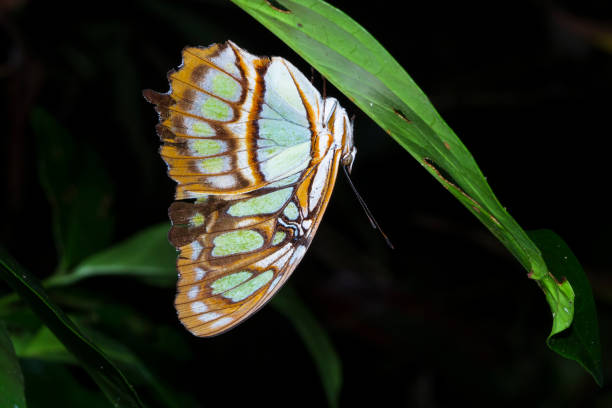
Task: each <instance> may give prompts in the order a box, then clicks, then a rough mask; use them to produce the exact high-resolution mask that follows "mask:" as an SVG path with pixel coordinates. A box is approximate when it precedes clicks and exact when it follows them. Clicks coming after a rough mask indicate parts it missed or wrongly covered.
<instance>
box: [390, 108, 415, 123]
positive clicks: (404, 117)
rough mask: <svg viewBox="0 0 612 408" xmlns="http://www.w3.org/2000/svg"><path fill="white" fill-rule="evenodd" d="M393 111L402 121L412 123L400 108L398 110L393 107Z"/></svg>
mask: <svg viewBox="0 0 612 408" xmlns="http://www.w3.org/2000/svg"><path fill="white" fill-rule="evenodd" d="M393 112H395V114H396V115H397V116H399V117H400V118H402V120H403V121H405V122H408V123H412V121H411V120H410V119H408V118H407V117H406V115H404V113H403V112H402V111H401V110H399V109H393Z"/></svg>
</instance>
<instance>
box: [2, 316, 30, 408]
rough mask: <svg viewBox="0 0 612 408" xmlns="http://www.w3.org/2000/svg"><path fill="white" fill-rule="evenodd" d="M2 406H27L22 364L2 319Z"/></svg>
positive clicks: (17, 407) (13, 407) (20, 407)
mask: <svg viewBox="0 0 612 408" xmlns="http://www.w3.org/2000/svg"><path fill="white" fill-rule="evenodd" d="M0 407H9V408H25V407H26V400H25V393H24V388H23V374H22V373H21V366H20V365H19V360H18V359H17V356H16V355H15V350H14V349H13V343H12V342H11V339H10V338H9V335H8V333H7V331H6V327H4V323H3V322H2V321H0Z"/></svg>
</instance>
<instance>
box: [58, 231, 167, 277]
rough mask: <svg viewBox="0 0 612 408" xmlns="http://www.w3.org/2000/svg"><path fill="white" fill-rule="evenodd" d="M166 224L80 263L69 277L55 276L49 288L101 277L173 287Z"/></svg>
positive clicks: (141, 233)
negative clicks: (151, 281) (144, 280)
mask: <svg viewBox="0 0 612 408" xmlns="http://www.w3.org/2000/svg"><path fill="white" fill-rule="evenodd" d="M169 229H170V225H169V224H168V223H167V222H165V223H161V224H157V225H154V226H152V227H149V228H147V229H145V230H142V231H140V232H138V233H136V234H135V235H134V236H132V237H130V238H128V239H126V240H125V241H123V242H121V243H119V244H117V245H115V246H113V247H111V248H109V249H106V250H104V251H102V252H99V253H97V254H95V255H93V256H91V257H89V258H87V259H85V260H84V261H83V262H81V263H80V264H79V265H78V266H77V267H76V268H75V269H74V271H72V272H71V273H70V274H67V275H58V276H54V277H52V278H50V279H48V280H47V282H46V283H47V284H49V285H67V284H72V283H74V282H76V281H78V280H81V279H84V278H88V277H92V276H101V275H124V276H138V277H143V278H147V279H155V280H156V281H157V282H158V283H159V282H161V283H164V284H167V285H174V284H175V283H176V249H175V248H174V247H173V246H172V245H170V243H169V242H168V238H167V235H168V230H169Z"/></svg>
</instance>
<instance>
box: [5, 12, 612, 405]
mask: <svg viewBox="0 0 612 408" xmlns="http://www.w3.org/2000/svg"><path fill="white" fill-rule="evenodd" d="M355 3H357V2H338V1H332V4H334V5H336V6H338V7H339V8H341V9H342V10H344V11H345V12H347V13H348V14H349V15H350V16H351V17H353V18H354V19H355V20H357V21H358V22H359V23H361V24H362V25H363V26H364V27H365V28H366V29H367V30H368V31H369V32H370V33H371V34H372V35H374V37H376V38H377V39H378V40H379V41H380V42H381V43H382V45H383V46H385V47H386V48H387V50H388V51H389V52H390V53H391V54H392V55H393V56H394V57H395V58H396V59H398V61H399V62H400V63H401V64H402V65H403V66H404V67H405V69H406V70H407V71H408V73H409V74H410V75H411V76H412V78H413V79H414V80H415V81H416V82H417V84H419V86H420V87H421V89H423V91H424V92H425V93H426V94H427V95H428V96H429V98H430V99H431V101H432V103H433V104H434V106H436V108H437V109H438V110H439V112H440V113H441V114H442V116H443V117H444V119H445V120H446V121H447V123H448V124H449V125H450V126H451V127H452V128H453V129H454V130H455V132H456V133H457V135H458V136H459V137H460V138H461V140H462V141H463V142H464V143H465V145H466V146H467V147H468V149H469V150H470V151H471V152H472V154H473V155H474V157H475V159H476V160H477V162H478V164H479V166H480V168H481V169H482V171H483V173H484V174H485V176H487V179H488V181H489V183H490V185H491V187H492V188H493V190H494V191H495V193H496V195H497V197H498V198H499V200H500V201H501V203H502V204H503V205H505V206H506V207H507V209H508V211H509V212H510V214H511V215H512V216H513V217H514V218H515V219H516V220H517V221H518V223H519V224H520V225H521V226H522V227H523V228H525V229H537V228H549V229H552V230H554V231H555V232H556V233H558V234H559V235H560V236H562V237H563V238H564V239H565V240H566V242H567V243H568V245H569V246H570V247H571V248H572V250H573V251H574V253H575V254H576V256H577V257H578V259H579V260H580V261H581V263H582V265H583V267H584V268H585V271H586V273H587V275H588V277H589V279H590V281H591V284H592V286H593V290H594V295H595V299H596V302H597V307H598V313H599V323H600V330H601V337H602V348H603V351H604V367H605V373H604V377H608V378H610V375H611V374H612V372H611V364H610V359H609V354H608V353H607V350H609V349H610V348H609V345H610V343H611V337H610V336H611V332H610V330H609V327H610V321H611V320H612V307H611V306H612V279H611V277H610V265H611V264H612V262H611V261H610V244H611V243H612V242H611V240H610V233H611V232H612V222H611V221H610V216H609V210H610V208H609V200H608V198H607V194H606V193H608V190H609V188H610V181H609V180H610V171H609V166H608V163H609V161H610V159H609V157H610V153H609V148H608V145H609V139H610V138H611V137H612V132H611V130H610V122H609V120H610V118H611V117H612V110H611V103H610V98H611V96H610V95H612V3H610V2H609V1H601V2H595V1H591V2H589V1H580V2H578V1H575V2H549V1H528V2H521V1H519V2H512V3H498V2H490V3H489V4H488V5H485V6H483V5H482V4H480V3H478V4H476V3H469V2H468V3H465V2H453V3H452V4H451V3H450V2H449V3H447V2H428V3H427V4H421V3H418V2H406V3H404V2H402V4H405V7H406V8H404V9H401V10H400V9H398V8H397V7H398V4H399V3H398V4H395V3H394V2H364V3H362V4H359V5H358V4H355ZM0 7H2V9H0V15H1V16H2V18H1V20H0V21H1V23H2V28H1V30H2V31H1V34H0V36H1V37H0V38H1V41H2V43H1V47H2V48H1V50H2V61H3V62H2V68H1V70H0V75H1V77H0V83H1V91H2V93H1V98H2V99H1V101H0V104H1V112H4V113H3V114H2V116H0V118H2V119H3V120H2V122H3V123H2V139H1V144H0V146H1V147H0V149H1V159H0V160H1V161H2V173H3V175H4V176H3V177H2V180H3V183H2V193H1V196H2V200H1V204H0V205H1V206H2V208H3V214H4V217H3V220H2V222H1V223H0V233H1V234H2V237H1V238H0V239H1V240H2V242H3V243H4V244H5V245H6V246H7V247H8V248H9V250H10V251H11V253H12V254H13V255H14V256H15V257H16V258H17V259H19V260H20V261H21V262H22V263H23V264H24V265H25V266H26V267H27V268H28V269H29V270H31V271H32V272H33V273H34V274H35V275H37V276H39V277H40V278H44V277H45V276H48V275H49V274H50V273H51V272H52V271H53V270H54V268H55V265H56V263H57V256H56V250H55V246H54V239H53V232H52V225H51V207H50V206H49V203H48V201H47V199H46V196H45V194H44V191H43V189H42V188H41V186H40V184H39V181H38V176H37V161H36V139H35V138H34V135H33V132H32V129H31V127H30V125H29V122H28V120H29V119H28V118H29V115H30V112H31V110H32V109H33V107H35V106H41V107H43V108H45V109H46V110H48V111H49V112H50V113H52V114H53V115H54V116H55V117H56V118H57V119H58V121H60V122H61V123H62V125H63V126H65V127H66V128H67V129H68V130H69V131H70V132H71V134H72V135H73V137H74V138H75V139H77V140H78V144H79V146H88V147H90V148H92V149H93V150H94V151H95V152H96V153H97V154H98V155H99V156H100V158H101V165H102V166H104V168H105V169H106V170H107V171H108V172H109V173H110V175H111V179H112V182H113V186H114V196H113V199H112V207H111V208H112V212H113V214H114V242H118V241H120V240H122V239H124V238H126V237H129V236H130V235H132V234H133V233H135V232H137V231H139V230H141V229H142V228H145V227H147V226H149V225H152V224H155V223H158V222H161V221H164V220H166V213H167V207H168V206H169V204H170V203H171V202H172V195H173V190H174V185H173V182H172V181H171V180H170V179H169V178H168V177H167V176H166V174H165V172H166V170H165V165H164V163H163V162H162V160H161V159H160V158H159V156H158V154H157V149H158V146H159V140H158V138H157V136H156V135H155V132H154V126H155V123H156V122H157V117H156V115H155V113H154V111H153V108H152V107H151V106H149V105H148V104H147V103H146V102H145V101H144V99H143V98H142V96H141V90H142V89H144V88H152V89H155V90H158V91H163V92H165V91H166V90H167V89H168V85H167V80H166V77H165V75H166V72H167V71H168V70H169V69H171V68H174V67H176V66H178V64H179V63H180V50H181V49H182V47H183V46H185V45H208V44H211V43H214V42H222V41H225V40H227V39H231V40H233V41H234V42H236V43H237V44H238V45H240V46H241V47H243V48H244V49H246V50H248V51H249V52H251V53H253V54H256V55H280V56H283V57H285V58H287V59H288V60H290V61H292V62H293V63H294V64H295V65H296V66H297V67H298V68H300V69H301V70H302V71H303V72H305V73H307V75H308V73H309V72H310V67H309V66H308V64H306V63H305V62H304V61H303V60H301V59H300V57H298V56H297V55H296V54H295V53H294V52H293V51H291V50H290V49H289V48H288V47H287V46H285V45H284V44H283V43H282V42H281V41H280V40H278V39H277V38H276V37H274V36H273V35H272V34H271V33H269V32H268V31H267V30H266V29H265V28H264V27H263V26H261V25H260V24H259V23H257V22H256V21H255V20H253V19H252V18H251V17H250V16H248V15H247V14H246V13H244V12H243V11H242V10H240V9H239V8H238V7H236V6H234V5H233V4H231V3H229V2H225V1H210V2H204V1H185V0H184V1H178V2H169V1H168V2H165V1H161V0H155V1H144V0H143V1H133V2H130V1H113V0H110V1H103V2H95V1H94V2H91V3H90V2H81V3H65V2H61V1H60V2H46V1H28V0H12V1H7V0H4V1H0ZM606 36H607V37H606ZM602 38H603V39H604V40H602ZM605 38H607V43H606V42H605V41H606V40H605ZM315 84H316V85H317V86H318V87H319V88H321V80H320V78H315ZM327 92H328V94H329V95H332V96H335V97H338V98H339V99H340V102H341V103H342V105H343V106H344V107H345V108H346V109H347V110H348V111H349V112H350V114H355V115H356V119H355V143H356V145H357V147H358V150H359V151H358V155H357V159H356V162H355V166H354V168H353V180H354V182H355V184H356V185H357V187H358V189H359V190H360V192H361V194H362V195H363V196H364V198H365V200H366V202H367V203H368V205H369V207H370V209H371V210H372V212H373V213H374V215H375V216H376V218H377V220H378V222H379V223H380V224H381V225H382V226H383V228H384V229H385V231H386V233H387V234H388V235H389V237H390V238H391V240H392V241H393V243H394V244H395V247H396V249H395V250H393V251H392V250H390V249H388V248H387V247H386V246H385V243H384V241H383V240H382V238H381V237H380V236H379V235H378V233H377V232H376V231H373V230H371V228H370V226H369V223H368V221H367V218H366V217H365V215H364V214H363V212H362V210H361V208H360V207H359V204H358V202H357V200H356V199H355V197H354V196H353V194H352V192H351V191H350V188H349V187H348V184H347V182H346V181H345V180H344V178H343V177H340V176H339V178H338V183H337V185H336V188H335V191H334V194H333V195H332V198H331V202H330V205H329V208H328V210H327V213H326V215H325V217H324V220H323V222H322V224H321V226H320V229H319V232H318V233H317V236H316V238H315V239H314V241H313V244H312V246H311V248H310V250H309V252H308V253H307V255H306V256H305V258H304V260H303V261H302V263H301V264H300V266H299V267H298V268H297V270H296V271H295V273H294V276H293V277H292V279H291V281H292V284H293V285H294V287H295V288H296V290H297V291H298V293H299V294H300V295H301V297H302V298H303V299H304V301H305V302H306V304H307V305H308V306H309V308H310V310H311V311H312V313H313V314H314V315H315V316H316V317H317V319H318V320H319V322H320V323H321V324H322V326H323V327H324V328H325V329H326V330H327V332H328V333H329V335H330V337H331V340H332V342H333V344H334V345H335V347H336V350H337V352H338V354H339V356H340V358H341V360H342V363H343V370H344V384H343V389H342V395H341V401H340V402H341V406H355V405H357V406H361V405H364V406H365V405H374V406H382V405H383V404H384V405H386V404H391V403H393V404H399V405H400V406H411V407H444V406H451V405H452V406H456V405H458V404H461V403H469V404H471V405H473V406H484V405H490V406H500V407H510V406H513V407H514V406H517V405H518V404H522V405H523V406H538V407H549V406H556V407H585V406H593V407H608V406H612V389H611V388H610V387H609V386H605V387H604V388H598V387H597V386H596V385H595V383H594V381H593V380H592V378H591V377H590V376H589V375H588V374H587V373H586V372H585V371H583V370H582V369H581V368H580V367H579V366H578V364H576V363H575V362H571V361H567V360H564V359H563V358H561V357H560V356H558V355H557V354H555V353H553V352H552V351H550V350H549V349H548V348H547V347H546V344H545V339H546V337H547V335H548V333H549V331H550V326H551V315H550V311H549V309H548V305H547V303H546V301H545V299H544V296H543V294H542V293H541V291H540V290H539V289H538V287H537V285H536V284H535V283H534V282H533V281H530V280H529V279H527V277H526V271H525V270H523V269H522V268H521V266H520V265H519V263H518V262H517V261H516V260H515V259H513V258H512V256H511V255H510V254H509V253H508V252H507V251H506V250H505V249H504V248H503V247H502V246H501V245H500V244H499V243H498V242H497V241H496V240H495V239H494V238H493V236H492V235H491V234H490V233H489V232H488V231H487V230H486V229H485V228H484V227H483V226H482V225H481V224H480V223H479V222H478V221H477V220H476V219H475V218H474V217H472V216H471V215H470V214H469V212H468V211H466V210H465V209H464V208H463V207H462V206H461V205H460V204H459V203H458V202H457V201H456V200H455V199H454V198H453V197H452V196H451V195H450V194H448V193H447V192H446V191H445V190H444V189H443V188H441V186H440V185H439V184H438V183H437V182H436V181H435V180H434V179H433V178H432V177H430V176H429V175H428V174H427V172H425V171H423V169H422V166H421V165H419V164H418V163H417V162H416V161H414V160H412V158H411V157H410V156H409V154H408V153H407V152H406V151H404V150H403V149H402V148H401V147H400V146H399V145H397V144H396V143H395V142H394V141H393V140H392V139H390V138H389V137H388V136H387V135H386V134H385V133H384V132H383V131H381V129H379V128H378V127H377V126H376V125H375V124H374V123H373V122H372V121H371V120H370V119H369V118H368V117H367V116H365V115H364V114H363V113H361V112H360V111H359V110H358V108H357V107H356V106H354V105H353V104H351V103H350V102H349V101H348V100H347V99H346V98H344V97H343V96H342V95H340V94H339V92H337V91H336V90H335V89H334V88H333V86H331V85H329V84H328V87H327ZM77 171H78V169H77ZM92 233H93V232H92ZM78 290H79V291H80V292H79V293H88V294H90V295H91V296H92V297H96V296H102V297H105V298H106V299H111V300H112V302H115V301H116V302H117V303H126V304H129V305H130V306H131V307H133V308H134V309H135V310H137V311H138V312H139V313H141V314H142V315H144V316H146V317H147V319H148V321H149V323H150V324H151V325H159V326H161V327H166V328H168V330H169V331H167V332H163V333H170V334H167V336H168V337H164V336H165V335H157V336H153V335H152V336H153V337H152V338H151V339H150V340H151V341H154V342H157V343H160V344H162V345H164V347H165V349H166V354H164V355H163V356H161V355H156V354H153V353H151V352H150V350H148V349H149V347H148V345H147V347H144V345H143V344H142V340H141V339H137V338H131V337H130V336H129V335H127V334H126V333H129V332H130V331H129V330H128V329H126V330H125V331H124V332H121V331H120V330H118V331H116V332H115V333H113V332H112V330H110V329H108V334H109V335H111V336H114V338H115V339H116V340H117V341H119V342H123V343H125V344H128V345H129V346H130V348H131V349H132V350H133V351H134V352H135V353H136V354H138V355H139V356H140V357H141V358H142V360H143V362H144V363H145V364H146V365H147V366H148V367H149V368H151V370H153V371H154V372H155V373H156V374H157V375H158V376H159V378H160V381H161V382H162V383H163V384H166V385H167V386H168V387H169V388H174V389H178V390H179V391H180V392H182V393H184V394H187V395H190V396H191V397H192V398H193V399H194V400H195V401H197V403H198V405H196V406H214V405H216V404H224V405H226V406H237V405H238V404H249V403H254V404H257V405H260V404H262V405H263V404H266V405H269V406H281V405H282V406H287V405H288V406H307V405H308V406H323V405H325V403H326V401H325V394H324V392H323V388H322V386H321V384H320V379H319V378H318V374H317V371H316V368H315V365H314V362H313V361H312V359H311V358H310V356H309V354H308V351H307V349H306V348H305V347H304V345H303V343H302V341H301V340H300V338H299V336H298V335H297V333H296V331H295V330H294V328H293V327H292V326H291V324H290V323H289V322H288V321H287V320H285V318H284V317H283V316H282V315H280V314H279V313H278V312H277V311H276V310H274V309H273V308H271V307H266V308H264V309H263V310H262V311H260V312H259V313H257V314H256V315H255V316H254V317H253V318H251V319H250V320H248V321H247V322H246V323H244V324H243V325H241V326H239V327H238V328H236V329H235V330H232V331H230V332H228V333H227V334H224V335H222V336H219V337H216V338H213V339H198V338H195V337H193V336H191V335H190V334H189V333H187V332H186V331H184V330H183V328H182V327H181V325H180V323H179V322H178V321H177V319H176V316H175V312H174V308H173V306H172V302H173V298H174V292H173V290H168V289H167V288H158V287H154V286H149V285H146V284H143V283H142V282H140V281H137V280H134V279H129V278H120V277H117V278H96V279H92V280H91V281H85V282H83V283H81V284H79V286H78ZM0 291H2V292H3V293H4V292H8V288H6V287H5V286H3V285H2V284H0ZM52 295H53V296H56V297H57V298H58V299H59V300H60V301H61V299H62V296H61V295H62V294H61V293H55V294H54V293H52ZM112 302H111V303H112ZM108 306H109V307H110V308H112V305H111V304H109V305H108ZM66 307H67V308H69V305H67V306H66ZM116 319H117V324H118V325H119V326H121V325H129V324H130V323H129V322H127V321H126V322H122V320H121V319H122V316H121V315H117V316H116ZM98 329H100V330H105V329H104V328H103V327H99V328H98ZM176 338H179V340H177V342H175V340H176ZM177 344H186V345H187V346H188V347H187V348H182V347H181V348H180V349H179V348H177V349H176V350H174V349H173V348H174V347H177V346H176V345H177ZM141 346H142V349H141ZM173 356H175V357H176V358H173ZM53 369H54V368H53V367H52V364H46V365H44V364H43V365H37V364H36V363H33V362H31V361H30V362H27V361H26V362H24V371H25V375H26V387H29V388H27V390H28V392H29V393H32V389H36V388H35V387H38V386H40V383H41V382H44V381H49V382H50V383H52V382H53V379H52V376H47V377H44V376H43V377H41V374H40V373H41V372H45V371H44V370H53ZM50 372H52V371H50ZM69 373H70V375H72V376H74V377H76V378H79V381H80V384H81V385H82V386H83V387H87V388H91V389H92V391H93V390H95V386H93V385H92V384H91V383H90V382H89V380H88V379H87V378H85V375H84V371H82V370H81V369H79V368H71V369H70V371H69ZM41 378H43V379H44V381H41ZM37 384H38V385H37ZM41 387H42V386H41ZM41 389H43V388H41ZM139 391H141V392H142V394H143V395H144V398H145V399H147V398H150V397H148V394H147V390H146V389H143V390H140V389H139ZM41 392H42V391H41ZM28 398H30V399H31V400H36V399H37V398H36V397H34V396H31V395H28ZM58 398H59V397H58ZM151 399H152V398H151ZM151 399H147V403H149V404H151V405H152V406H157V405H156V404H161V403H159V401H157V402H156V401H154V400H153V401H151ZM52 401H54V399H53V398H52V396H49V398H47V399H46V401H45V403H44V404H43V405H39V406H54V405H53V404H52ZM45 404H46V405H45ZM31 405H32V406H37V405H35V402H32V404H31ZM75 406H77V405H75ZM78 406H80V405H78ZM83 406H85V405H83ZM158 406H163V405H158Z"/></svg>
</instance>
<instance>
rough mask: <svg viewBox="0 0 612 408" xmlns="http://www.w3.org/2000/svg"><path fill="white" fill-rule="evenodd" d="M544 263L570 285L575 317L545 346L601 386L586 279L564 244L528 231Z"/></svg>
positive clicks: (543, 232) (551, 235)
mask: <svg viewBox="0 0 612 408" xmlns="http://www.w3.org/2000/svg"><path fill="white" fill-rule="evenodd" d="M529 236H530V237H531V239H533V240H534V242H535V243H536V244H537V245H538V247H539V248H540V250H541V251H542V255H543V256H544V260H545V261H546V264H547V265H548V267H549V268H550V270H551V271H554V272H555V275H556V276H559V277H561V278H563V279H567V280H569V281H570V282H571V284H572V287H573V288H574V291H575V293H576V304H575V306H574V310H575V312H574V313H575V314H574V316H575V318H574V321H573V323H572V325H571V326H570V327H569V328H568V329H567V330H565V331H563V332H562V333H558V334H555V335H551V336H549V337H548V341H547V342H548V346H549V347H550V348H551V349H552V350H554V351H555V352H557V353H559V354H561V355H562V356H564V357H565V358H568V359H570V360H574V361H576V362H578V364H580V365H581V366H582V367H584V369H585V370H587V371H588V372H589V373H590V374H591V375H592V376H593V378H594V379H595V381H596V382H597V384H599V385H600V386H602V385H603V368H602V360H601V344H600V342H599V325H598V324H597V311H596V309H595V300H594V299H593V292H592V291H591V286H590V285H589V280H588V278H587V276H586V274H585V273H584V270H583V269H582V266H581V265H580V262H578V259H577V258H576V256H574V253H573V252H572V251H571V249H570V248H569V247H568V246H567V244H566V243H565V241H563V240H562V239H561V237H559V236H558V235H557V234H555V233H554V232H552V231H551V230H536V231H529Z"/></svg>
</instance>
